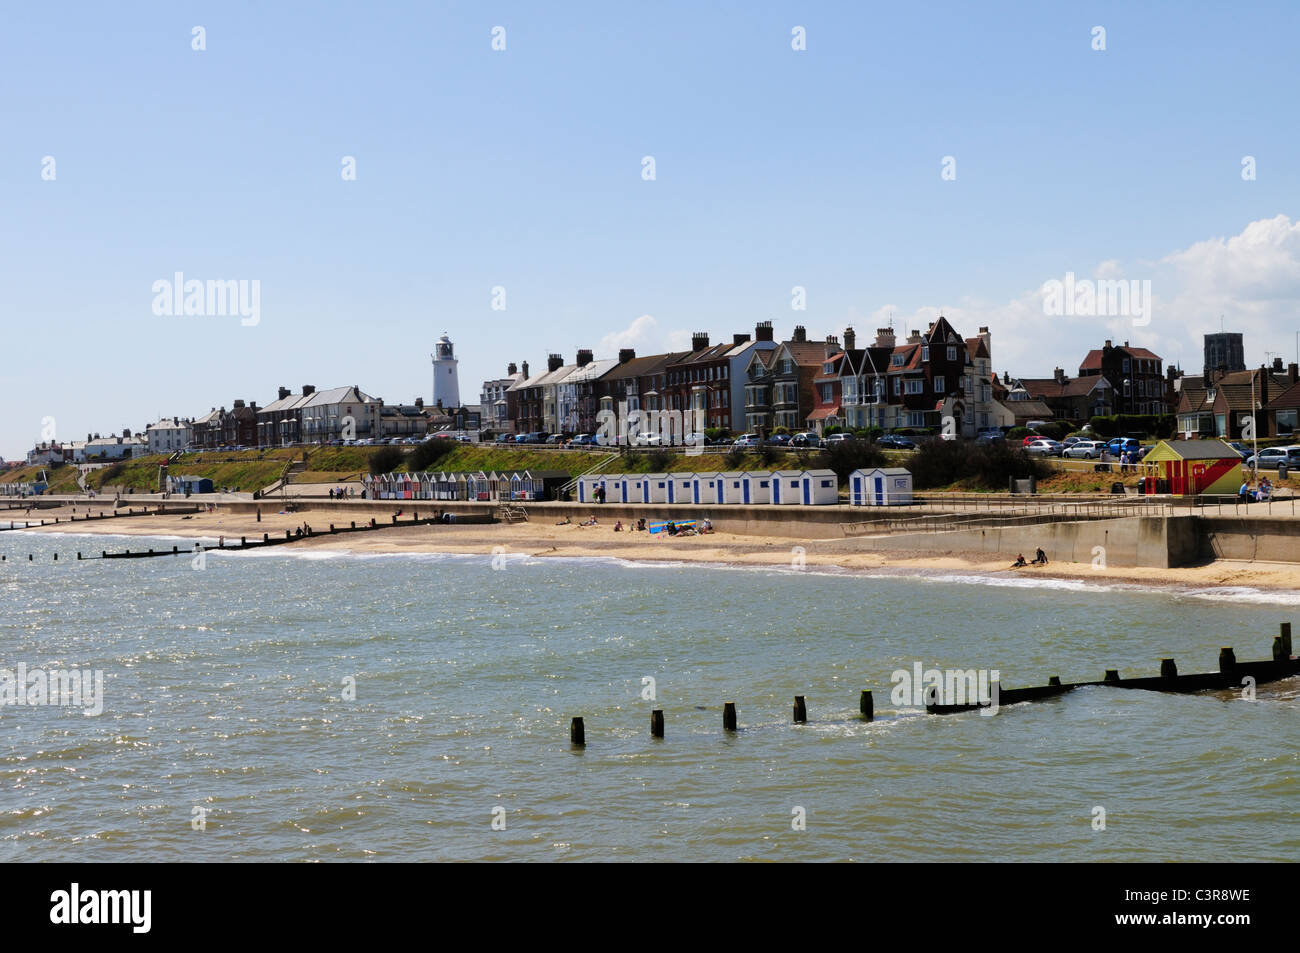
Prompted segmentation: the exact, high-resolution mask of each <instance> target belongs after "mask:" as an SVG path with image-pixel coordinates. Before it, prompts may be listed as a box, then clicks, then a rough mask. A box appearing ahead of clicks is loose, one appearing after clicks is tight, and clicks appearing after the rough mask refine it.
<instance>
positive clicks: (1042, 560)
mask: <svg viewBox="0 0 1300 953" xmlns="http://www.w3.org/2000/svg"><path fill="white" fill-rule="evenodd" d="M1033 565H1035V566H1046V565H1047V553H1045V552H1043V549H1042V547H1041V546H1040V547H1039V548H1038V551H1037V552H1036V553H1034V562H1033Z"/></svg>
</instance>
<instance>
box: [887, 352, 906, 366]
mask: <svg viewBox="0 0 1300 953" xmlns="http://www.w3.org/2000/svg"><path fill="white" fill-rule="evenodd" d="M889 363H890V364H892V365H893V366H894V367H902V366H903V355H902V354H895V355H894V356H893V357H891V358H890V359H889Z"/></svg>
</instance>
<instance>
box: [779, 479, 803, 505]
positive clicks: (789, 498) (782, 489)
mask: <svg viewBox="0 0 1300 953" xmlns="http://www.w3.org/2000/svg"><path fill="white" fill-rule="evenodd" d="M801 502H803V471H802V470H776V471H774V472H773V473H772V503H773V504H774V505H776V506H795V505H796V504H798V503H801Z"/></svg>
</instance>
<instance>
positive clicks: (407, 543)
mask: <svg viewBox="0 0 1300 953" xmlns="http://www.w3.org/2000/svg"><path fill="white" fill-rule="evenodd" d="M95 509H96V510H98V509H99V508H98V507H96V508H95ZM106 511H108V512H111V509H107V508H106ZM85 513H86V507H85V506H84V505H81V506H79V507H78V508H77V514H76V515H77V516H78V518H79V519H78V521H77V522H60V523H59V524H58V525H46V526H44V527H39V528H38V527H32V529H31V531H32V532H42V533H81V534H86V533H90V534H110V533H111V534H121V535H126V536H179V537H207V538H213V539H215V538H217V537H225V539H226V540H227V541H231V540H235V541H237V540H238V538H239V537H240V536H247V537H249V538H259V537H261V535H262V534H263V533H269V534H271V535H273V536H283V535H284V532H285V530H290V531H292V530H294V529H296V528H298V527H301V526H303V525H304V523H306V524H310V525H311V526H312V528H313V530H314V531H315V532H316V533H317V534H321V533H324V534H325V535H316V536H314V537H312V538H311V539H303V540H301V541H298V542H294V543H292V544H289V548H292V549H294V550H303V549H316V550H342V551H349V552H356V553H453V554H483V555H491V554H494V553H495V554H500V553H504V554H506V555H526V556H533V557H540V558H548V557H585V558H592V557H605V558H610V559H624V560H633V561H647V562H663V561H672V562H697V563H714V564H726V565H740V566H773V567H785V568H792V567H795V566H797V565H799V564H800V562H802V564H803V565H805V566H807V567H817V568H830V567H836V568H840V569H844V570H851V571H854V570H856V571H865V570H882V569H884V570H894V571H899V572H902V573H907V572H917V573H936V572H960V573H976V574H997V575H1005V576H1011V575H1023V576H1029V575H1032V576H1038V577H1045V578H1057V579H1073V580H1078V581H1081V582H1097V583H1114V582H1125V583H1132V584H1140V585H1152V586H1177V587H1194V588H1199V587H1209V586H1224V587H1228V586H1243V587H1252V588H1256V589H1285V590H1300V565H1298V564H1292V563H1273V562H1259V561H1254V562H1246V561H1237V560H1216V561H1213V562H1209V563H1206V564H1203V565H1197V566H1185V567H1179V568H1175V569H1156V568H1135V567H1107V568H1104V569H1103V568H1095V567H1093V566H1092V565H1091V564H1090V563H1066V562H1051V563H1050V564H1049V565H1047V566H1027V567H1024V568H1021V569H1017V570H1014V571H1013V570H1011V569H1010V568H1009V564H1008V563H1007V562H1006V561H1005V560H1003V559H997V560H988V559H986V558H981V557H980V556H979V555H977V554H967V555H964V554H954V553H949V552H944V551H942V550H939V549H936V550H935V551H933V552H925V553H918V554H908V555H907V556H906V557H900V556H899V555H897V554H884V553H880V552H872V551H870V548H869V547H870V541H869V540H864V539H837V540H825V539H805V540H800V539H792V538H789V537H768V536H742V535H736V534H729V533H721V532H717V533H710V534H706V535H703V536H677V537H670V536H667V535H665V534H657V535H654V536H651V535H649V534H648V533H644V532H640V533H638V532H635V531H629V530H628V529H627V528H626V527H625V528H624V530H623V531H622V532H616V531H615V530H614V526H613V523H612V522H609V523H606V522H604V521H602V522H601V523H599V524H598V525H595V526H581V525H579V524H578V523H577V522H574V523H571V524H568V525H562V526H560V525H555V524H554V522H553V521H550V520H548V521H545V522H543V521H534V522H527V523H514V524H509V523H497V524H492V525H483V524H478V525H474V524H463V525H456V524H450V525H433V526H400V527H393V528H386V529H382V530H378V531H374V532H367V533H350V534H346V535H342V536H330V535H328V527H329V523H330V521H331V520H333V521H335V522H336V523H339V524H340V525H342V524H343V522H344V520H343V519H342V518H341V515H340V514H339V513H338V512H337V511H333V512H328V513H327V512H324V511H318V512H313V511H311V510H307V511H305V512H299V513H292V514H285V513H263V515H262V519H261V521H260V522H259V521H258V520H257V518H256V515H255V514H253V513H233V512H229V511H223V510H221V509H220V508H218V509H217V511H216V512H213V513H196V514H193V515H185V516H180V515H165V516H133V517H126V518H114V519H105V520H103V521H102V522H100V521H98V520H96V521H92V522H86V523H83V522H80V518H81V517H83V516H84V515H85ZM72 515H73V512H72V508H71V507H63V508H61V509H57V510H43V511H40V512H39V513H37V512H36V511H33V514H32V516H31V517H27V518H29V519H37V520H39V519H45V520H46V521H47V522H48V521H49V520H51V519H53V518H54V517H56V516H57V517H59V518H60V519H61V520H66V519H67V518H68V517H70V516H72ZM358 516H359V519H358V522H360V521H361V518H360V514H358ZM365 518H367V519H368V518H369V516H368V515H367V516H366V517H365ZM10 519H12V520H16V521H17V522H18V523H19V524H21V523H22V521H23V520H24V517H23V516H22V515H21V514H18V513H5V514H3V515H2V516H0V527H4V526H7V525H8V523H9V520H10ZM0 535H2V534H0ZM119 548H121V547H119ZM281 551H285V550H281ZM1048 555H1049V558H1050V555H1051V554H1050V553H1049V554H1048ZM1026 556H1027V557H1032V554H1031V553H1027V554H1026Z"/></svg>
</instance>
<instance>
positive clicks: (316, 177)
mask: <svg viewBox="0 0 1300 953" xmlns="http://www.w3.org/2000/svg"><path fill="white" fill-rule="evenodd" d="M1298 20H1300V5H1297V4H1294V3H1292V4H1286V3H1278V4H1267V3H1257V4H1252V3H1247V4H1243V5H1224V4H1210V3H1188V2H1179V3H1141V4H1132V3H1114V4H1112V3H1069V2H1066V3H1052V4H1031V3H1025V4H985V3H981V4H970V3H952V4H921V3H908V4H891V5H883V4H861V3H850V2H844V3H837V2H835V3H833V2H817V3H753V2H745V3H742V2H713V3H698V2H696V3H689V2H684V3H677V2H659V3H655V4H649V5H647V4H611V3H607V2H606V3H579V2H558V0H557V2H554V3H547V4H537V3H504V2H498V3H492V2H488V3H468V2H464V3H398V2H388V3H386V2H382V0H380V2H374V3H367V4H342V3H329V4H316V3H311V4H309V3H274V4H267V3H261V2H259V3H240V2H223V3H219V4H218V3H188V2H168V3H161V2H159V3H148V2H139V3H131V2H125V3H121V4H102V3H50V4H21V5H19V4H14V5H10V6H8V7H7V8H6V27H5V29H4V30H3V31H0V215H2V217H0V221H3V228H0V278H3V286H4V290H5V294H4V295H3V297H2V298H0V393H3V397H4V400H3V403H2V404H0V406H2V407H3V411H0V457H4V458H7V459H15V458H20V457H21V456H22V455H23V453H24V452H25V451H26V450H27V449H29V448H30V447H31V446H32V445H33V443H34V442H35V441H37V440H39V439H41V437H42V435H43V434H47V433H51V432H52V433H53V434H54V436H55V438H56V439H59V440H73V439H84V437H85V435H86V434H87V433H88V432H97V433H102V434H105V435H106V434H108V433H110V432H114V433H120V432H121V430H122V428H124V427H127V428H131V429H132V430H138V429H141V428H143V427H144V426H145V425H146V424H148V423H149V422H151V421H153V420H156V419H157V418H159V417H160V416H163V415H166V416H171V415H177V416H189V417H195V416H199V415H201V414H204V413H206V412H207V411H208V410H209V409H211V408H212V407H217V406H226V407H229V406H230V405H231V404H232V403H233V401H234V400H235V399H244V400H246V401H256V402H257V403H258V404H259V405H265V404H266V403H268V402H269V401H271V400H273V399H274V398H275V396H276V389H277V388H278V387H279V386H286V387H289V388H291V389H292V390H294V391H298V390H300V389H301V386H302V385H303V384H314V385H315V386H317V387H318V388H321V389H324V388H327V387H333V386H339V385H344V384H357V385H359V386H360V387H361V388H362V390H364V391H366V392H367V393H370V394H372V395H376V396H380V397H383V398H384V399H385V400H387V401H389V402H399V401H400V402H408V403H409V402H411V401H413V400H414V399H415V398H416V397H417V396H422V397H424V398H425V399H426V400H428V399H429V398H430V395H431V390H432V377H431V364H430V352H431V351H432V350H433V345H434V342H435V341H436V339H437V338H438V336H439V335H441V334H442V332H444V331H446V332H448V333H449V334H450V336H451V338H452V340H453V342H454V343H455V347H456V352H457V356H458V358H459V360H460V367H459V372H460V382H461V398H462V400H463V401H465V402H467V403H476V402H477V400H478V392H479V385H480V382H481V381H482V380H484V379H485V378H495V377H500V376H503V375H504V373H505V370H506V365H507V363H509V362H511V361H514V362H519V363H522V362H523V361H528V362H529V363H530V365H531V367H532V368H539V367H544V366H545V362H546V355H547V354H548V353H552V352H557V353H560V354H562V355H563V356H564V358H565V360H566V362H571V361H572V360H573V359H574V354H575V352H576V350H577V349H578V348H580V347H587V348H592V349H594V350H596V352H597V357H612V356H616V353H617V349H618V348H619V347H635V348H636V350H637V352H638V353H639V354H648V353H657V352H661V351H663V350H666V349H674V348H681V347H682V346H683V344H684V343H686V342H689V337H690V334H691V332H693V331H707V332H709V333H710V334H711V336H712V340H713V341H715V342H716V341H719V340H723V339H726V338H730V336H731V335H732V334H733V333H737V332H746V331H748V332H750V333H752V331H753V328H754V325H755V323H756V322H758V321H763V320H770V321H772V322H773V325H774V328H775V331H776V335H777V337H778V339H785V338H789V337H790V335H791V332H792V331H793V328H794V327H795V325H803V326H805V327H806V328H807V331H808V336H809V338H810V339H822V338H824V337H825V335H827V334H828V333H833V334H837V335H842V334H843V331H844V328H845V327H846V326H849V325H852V326H854V327H855V329H856V330H857V333H858V337H859V341H860V342H861V341H862V340H864V339H866V338H869V337H871V336H872V335H873V334H874V332H875V329H876V328H878V327H882V326H884V325H885V324H887V323H889V322H890V321H891V320H892V322H893V325H894V326H895V327H896V328H897V329H899V330H900V331H906V330H910V329H912V328H921V329H924V328H925V326H926V324H927V323H928V322H929V321H931V320H933V319H934V317H936V316H937V315H938V314H940V313H942V314H945V315H946V316H948V318H949V320H950V321H951V322H952V323H953V325H954V326H955V327H956V328H957V330H958V331H960V332H961V333H963V334H965V335H967V336H971V335H974V334H975V333H976V330H977V328H978V327H979V326H981V325H987V326H988V327H989V328H990V332H991V334H992V356H993V364H994V369H995V370H996V371H998V372H999V373H1001V372H1004V371H1008V372H1011V373H1013V374H1015V375H1016V376H1029V377H1035V376H1048V375H1050V374H1051V373H1052V371H1053V368H1054V367H1057V366H1059V367H1062V368H1065V369H1066V370H1067V372H1068V373H1070V374H1074V373H1075V372H1076V371H1077V368H1078V365H1079V362H1080V361H1081V360H1082V358H1083V356H1084V355H1085V354H1086V353H1087V351H1088V350H1089V349H1090V348H1093V347H1099V346H1101V343H1102V341H1103V340H1105V339H1107V338H1110V339H1113V340H1115V341H1116V342H1117V343H1118V342H1120V341H1123V340H1128V341H1130V342H1131V343H1132V344H1133V345H1135V346H1143V347H1148V348H1150V349H1152V350H1154V351H1155V352H1156V353H1157V354H1159V355H1161V356H1162V357H1163V358H1165V360H1166V362H1169V363H1175V364H1179V365H1181V366H1183V367H1184V369H1188V370H1191V371H1193V372H1199V370H1200V364H1201V346H1202V345H1201V335H1202V334H1204V333H1205V332H1207V331H1217V330H1219V329H1220V327H1224V328H1226V329H1227V330H1234V331H1241V332H1242V333H1243V334H1244V335H1245V346H1246V358H1247V363H1248V364H1255V365H1257V364H1258V363H1260V362H1262V361H1264V360H1265V359H1266V358H1271V357H1272V355H1273V354H1278V355H1280V356H1282V357H1283V358H1284V359H1285V360H1286V361H1288V362H1289V361H1293V360H1296V358H1297V347H1298V345H1297V342H1298V341H1300V337H1297V332H1298V331H1300V310H1298V309H1297V303H1298V301H1300V208H1297V195H1298V194H1300V192H1298V186H1300V123H1297V122H1296V116H1295V112H1296V107H1295V105H1294V102H1295V91H1296V89H1297V86H1298V84H1297V74H1298V73H1300V67H1297V65H1296V62H1295V55H1294V51H1295V48H1296V41H1297V33H1298V31H1297V26H1298V25H1300V24H1298V22H1297V21H1298ZM1099 27H1100V28H1102V30H1103V31H1104V32H1103V33H1099V32H1098V30H1097V28H1099ZM196 28H201V29H199V30H197V31H196ZM799 28H801V29H799ZM801 38H802V42H801ZM494 44H495V46H497V47H501V46H504V48H503V49H501V48H494ZM800 45H802V46H803V47H804V48H802V49H795V47H796V46H800ZM196 46H201V47H202V48H201V49H196V48H195V47H196ZM1102 47H1104V48H1102ZM346 157H351V159H352V166H351V168H352V169H354V170H355V176H354V177H351V176H348V175H346V174H345V173H346V172H347V171H348V168H347V166H346V163H347V158H346ZM647 157H649V158H650V159H652V160H653V177H651V176H650V174H649V173H650V166H649V163H647V161H646V160H647ZM1248 160H1249V161H1248ZM178 272H179V273H181V274H183V276H184V278H185V280H194V279H197V280H200V281H209V280H212V281H246V282H250V283H251V282H253V281H256V282H257V283H258V288H259V307H258V309H257V312H256V315H255V317H256V320H253V317H251V316H245V315H241V314H240V313H238V312H237V311H235V310H233V309H230V308H227V309H225V311H224V312H223V313H218V314H184V313H181V314H167V313H165V311H166V310H167V309H164V308H161V307H160V306H159V305H158V302H157V301H156V300H155V299H156V297H157V293H156V292H155V283H156V282H159V281H162V280H167V281H171V280H172V279H173V276H174V275H175V274H176V273H178ZM1067 274H1072V275H1074V276H1075V278H1076V280H1084V279H1086V280H1093V279H1107V280H1110V279H1122V280H1124V281H1134V282H1138V285H1136V286H1135V287H1136V288H1138V289H1139V290H1140V289H1141V288H1142V287H1144V286H1143V285H1142V283H1143V282H1148V281H1149V282H1150V285H1149V286H1145V287H1149V289H1150V294H1151V300H1150V308H1149V309H1147V311H1146V313H1145V314H1144V315H1136V314H1130V313H1125V314H1118V315H1116V314H1105V313H1097V311H1098V310H1099V309H1096V308H1094V309H1093V313H1085V314H1080V313H1067V314H1052V313H1047V312H1048V311H1049V310H1050V309H1049V308H1047V307H1045V304H1044V302H1045V299H1046V294H1045V292H1044V288H1045V287H1046V286H1047V285H1048V283H1050V282H1052V281H1061V282H1064V280H1065V279H1066V276H1067ZM248 287H249V288H250V289H251V287H252V285H251V284H250V285H249V286H248ZM794 289H802V295H800V294H799V293H797V292H796V291H795V290H794ZM502 290H503V291H504V294H503V293H502ZM800 298H802V307H799V305H800V303H801V302H800V300H799V299H800ZM502 306H504V307H502ZM159 310H162V311H164V313H161V314H160V313H156V312H158V311H159ZM246 310H250V311H251V309H246ZM1084 310H1086V309H1084ZM1103 310H1104V309H1103Z"/></svg>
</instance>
